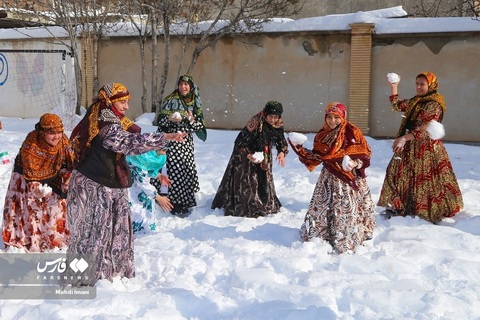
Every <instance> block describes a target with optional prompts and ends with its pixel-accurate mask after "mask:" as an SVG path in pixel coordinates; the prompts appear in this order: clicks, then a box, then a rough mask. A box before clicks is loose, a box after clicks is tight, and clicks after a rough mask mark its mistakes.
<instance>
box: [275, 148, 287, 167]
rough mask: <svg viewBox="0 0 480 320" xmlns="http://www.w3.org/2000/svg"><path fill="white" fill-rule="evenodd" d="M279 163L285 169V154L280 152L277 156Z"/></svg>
mask: <svg viewBox="0 0 480 320" xmlns="http://www.w3.org/2000/svg"><path fill="white" fill-rule="evenodd" d="M277 161H278V164H279V165H280V166H282V168H283V167H285V153H283V152H280V153H279V154H278V155H277Z"/></svg>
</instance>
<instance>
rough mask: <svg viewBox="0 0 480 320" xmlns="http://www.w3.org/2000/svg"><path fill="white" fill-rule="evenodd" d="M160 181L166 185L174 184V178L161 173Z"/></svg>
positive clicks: (159, 175)
mask: <svg viewBox="0 0 480 320" xmlns="http://www.w3.org/2000/svg"><path fill="white" fill-rule="evenodd" d="M157 179H158V181H160V184H161V185H162V186H164V187H171V186H172V180H170V178H169V177H168V176H166V175H164V174H161V173H159V174H158V176H157Z"/></svg>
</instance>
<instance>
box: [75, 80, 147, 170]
mask: <svg viewBox="0 0 480 320" xmlns="http://www.w3.org/2000/svg"><path fill="white" fill-rule="evenodd" d="M129 100H130V93H129V92H128V89H127V87H125V86H124V85H123V84H121V83H109V84H106V85H104V86H103V87H102V88H101V89H100V90H99V91H98V94H97V97H96V99H95V100H94V102H93V103H92V104H91V105H90V108H88V110H87V113H86V114H85V116H84V117H83V119H82V120H81V121H80V122H79V123H78V125H77V126H76V127H75V128H74V129H73V131H72V134H71V135H70V139H71V140H72V144H73V149H74V151H75V167H78V166H79V165H80V163H82V161H83V159H85V157H86V156H87V155H88V153H89V152H90V148H91V143H92V140H93V139H94V138H95V137H96V136H97V134H98V133H99V132H100V130H101V129H102V128H103V127H104V126H105V125H107V124H109V123H106V122H103V121H100V120H99V119H100V115H101V113H102V111H103V110H105V109H109V110H111V111H112V112H113V113H114V114H115V115H116V116H117V117H118V119H120V123H121V125H122V128H123V129H124V130H127V131H129V132H132V133H139V132H140V131H141V128H140V127H139V126H137V125H136V124H135V123H134V122H133V121H132V120H130V119H129V118H128V117H127V116H125V115H123V114H121V113H120V112H119V111H118V110H117V109H116V108H115V107H114V106H113V103H114V102H115V101H129Z"/></svg>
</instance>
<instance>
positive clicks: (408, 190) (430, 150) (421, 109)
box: [377, 95, 463, 223]
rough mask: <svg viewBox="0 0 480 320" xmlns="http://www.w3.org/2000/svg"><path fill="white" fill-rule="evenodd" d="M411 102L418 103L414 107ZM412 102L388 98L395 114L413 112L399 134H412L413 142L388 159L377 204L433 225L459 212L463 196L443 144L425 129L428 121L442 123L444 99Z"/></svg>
mask: <svg viewBox="0 0 480 320" xmlns="http://www.w3.org/2000/svg"><path fill="white" fill-rule="evenodd" d="M412 99H416V100H418V101H416V103H414V104H413V103H412ZM412 99H411V100H400V99H399V97H398V95H394V96H391V97H390V101H391V103H392V108H393V110H394V111H401V112H409V110H408V109H409V108H410V109H412V108H413V109H414V110H410V113H411V114H412V116H410V117H408V118H409V119H410V120H409V121H408V124H407V125H406V128H405V131H403V132H400V133H399V134H400V135H402V134H404V133H406V132H411V133H413V135H414V137H415V139H414V140H411V141H407V142H406V143H405V147H404V149H403V151H401V152H396V153H395V154H394V155H393V157H392V159H391V160H390V163H389V164H388V167H387V170H386V175H385V181H384V183H383V186H382V190H381V193H380V198H379V200H378V203H377V204H378V206H381V207H386V208H388V209H391V210H395V211H396V212H398V213H399V214H401V215H414V216H418V217H420V218H422V219H425V220H427V221H430V222H433V223H436V222H439V221H440V220H442V218H444V217H451V216H454V215H455V214H456V213H457V212H458V211H460V210H461V209H462V207H463V200H462V194H461V191H460V188H459V186H458V183H457V179H456V177H455V173H454V172H453V168H452V164H451V162H450V159H449V157H448V154H447V150H446V149H445V147H444V145H443V142H442V141H441V140H433V139H431V138H430V135H429V134H428V131H427V130H426V125H427V124H428V122H429V121H431V120H435V121H437V122H441V121H442V118H443V114H444V106H442V104H443V103H442V101H443V99H435V98H432V99H430V98H428V97H425V98H422V99H418V98H412Z"/></svg>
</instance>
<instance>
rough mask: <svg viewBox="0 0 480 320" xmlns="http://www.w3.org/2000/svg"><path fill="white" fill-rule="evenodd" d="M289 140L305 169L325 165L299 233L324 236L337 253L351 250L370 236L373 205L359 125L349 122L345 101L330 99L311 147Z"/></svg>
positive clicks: (366, 149) (307, 236) (306, 237)
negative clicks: (322, 121)
mask: <svg viewBox="0 0 480 320" xmlns="http://www.w3.org/2000/svg"><path fill="white" fill-rule="evenodd" d="M290 144H291V145H292V148H293V150H294V151H295V153H297V155H298V158H299V160H300V162H302V163H303V164H304V165H305V166H306V167H307V169H308V170H309V171H312V170H313V169H315V168H316V167H317V166H318V165H319V164H323V168H322V171H321V172H320V176H319V178H318V181H317V184H316V185H315V189H314V191H313V196H312V200H311V201H310V206H309V208H308V211H307V213H306V215H305V219H304V223H303V225H302V227H301V229H300V235H301V238H302V239H303V240H304V241H309V240H311V239H313V238H321V239H324V240H326V241H328V242H329V243H330V244H331V245H332V247H333V249H334V250H335V251H336V252H338V253H343V252H353V251H355V248H356V247H357V246H358V245H361V244H362V243H363V242H364V241H365V240H369V239H371V238H372V237H373V231H374V228H375V212H374V207H375V205H374V203H373V200H372V197H371V194H370V189H369V187H368V185H367V180H366V175H365V168H367V167H369V166H370V158H371V149H370V146H369V145H368V143H367V140H366V139H365V137H364V136H363V134H362V132H361V130H360V129H359V128H358V127H356V126H355V125H354V124H352V123H351V122H348V121H347V110H346V108H345V106H344V105H343V104H341V103H338V102H332V103H330V104H329V105H328V106H327V108H326V109H325V122H324V124H323V127H322V129H320V131H319V132H318V133H317V134H316V136H315V140H314V142H313V149H312V150H309V149H307V148H305V147H303V146H302V145H293V144H292V143H291V142H290Z"/></svg>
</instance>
